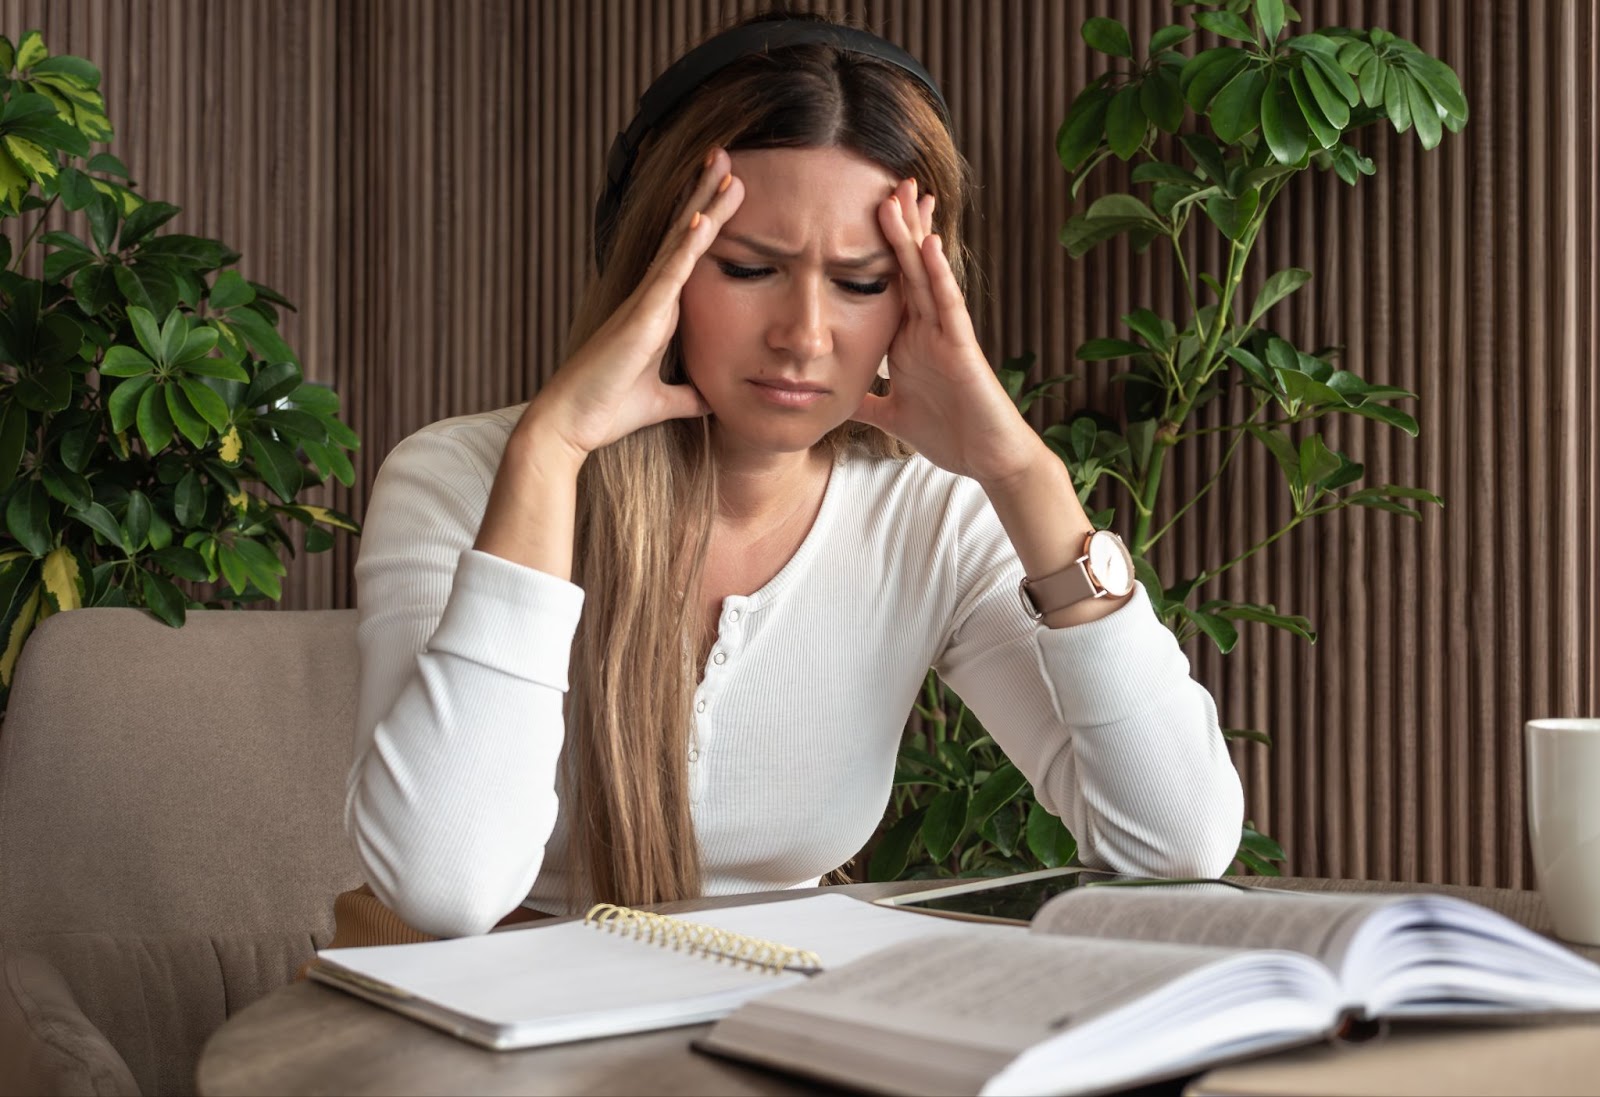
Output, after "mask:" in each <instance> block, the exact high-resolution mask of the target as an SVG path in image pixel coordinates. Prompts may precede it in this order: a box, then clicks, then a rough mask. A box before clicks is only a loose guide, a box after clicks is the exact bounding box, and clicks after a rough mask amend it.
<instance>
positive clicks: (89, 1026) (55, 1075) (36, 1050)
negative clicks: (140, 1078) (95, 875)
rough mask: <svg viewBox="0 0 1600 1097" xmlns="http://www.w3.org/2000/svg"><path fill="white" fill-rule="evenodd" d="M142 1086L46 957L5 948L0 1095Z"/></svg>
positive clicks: (67, 1094)
mask: <svg viewBox="0 0 1600 1097" xmlns="http://www.w3.org/2000/svg"><path fill="white" fill-rule="evenodd" d="M138 1093H139V1087H138V1085H137V1084H136V1083H135V1082H134V1080H133V1074H132V1072H130V1071H129V1070H128V1064H127V1063H125V1062H123V1061H122V1056H121V1055H118V1054H117V1052H116V1049H115V1048H113V1047H112V1046H111V1044H110V1042H109V1041H108V1040H107V1039H106V1038H105V1036H104V1035H102V1034H101V1032H100V1030H99V1029H98V1028H96V1027H95V1026H94V1024H93V1023H92V1022H91V1021H90V1020H89V1019H88V1018H87V1017H85V1016H84V1014H83V1010H81V1009H79V1008H78V1002H77V999H76V998H74V997H73V994H72V989H71V988H70V987H68V986H67V981H66V980H65V979H64V978H62V976H61V973H60V972H59V971H57V970H56V968H55V966H54V965H53V964H51V963H50V962H49V961H48V960H46V959H44V957H42V956H39V955H38V954H36V953H33V952H29V951H27V950H25V949H20V948H17V947H15V946H0V1097H7V1095H10V1094H50V1095H54V1097H79V1095H91V1094H92V1095H96V1097H99V1095H102V1094H106V1095H117V1097H120V1095H123V1094H128V1095H133V1097H137V1095H138Z"/></svg>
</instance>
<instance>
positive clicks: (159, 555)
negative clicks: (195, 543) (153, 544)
mask: <svg viewBox="0 0 1600 1097" xmlns="http://www.w3.org/2000/svg"><path fill="white" fill-rule="evenodd" d="M145 559H146V560H148V561H152V562H154V563H156V564H159V565H160V566H161V567H163V568H166V569H167V570H168V571H170V572H172V574H174V575H176V576H177V577H178V578H180V579H189V580H191V581H193V582H196V583H204V582H206V581H207V580H208V579H210V578H211V573H210V572H209V571H208V570H207V569H206V562H205V558H204V557H202V556H201V555H200V554H199V553H198V552H196V551H194V549H187V548H182V547H180V546H178V545H172V546H169V547H167V548H163V549H157V550H156V551H154V552H152V553H150V554H149V555H148V556H146V557H145Z"/></svg>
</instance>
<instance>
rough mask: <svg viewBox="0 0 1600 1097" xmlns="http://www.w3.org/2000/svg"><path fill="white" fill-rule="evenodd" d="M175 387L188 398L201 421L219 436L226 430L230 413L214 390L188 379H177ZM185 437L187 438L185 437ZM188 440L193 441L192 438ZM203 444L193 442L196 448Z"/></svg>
mask: <svg viewBox="0 0 1600 1097" xmlns="http://www.w3.org/2000/svg"><path fill="white" fill-rule="evenodd" d="M177 387H178V388H181V389H182V390H183V394H184V396H185V397H187V398H188V402H189V404H190V405H191V406H192V407H193V408H194V410H195V411H196V412H198V413H199V415H200V417H201V418H202V419H204V420H205V421H206V422H207V423H209V424H210V425H211V427H212V429H213V430H215V431H216V432H217V433H218V434H221V433H222V432H223V431H225V430H227V429H228V417H229V415H230V412H229V410H228V404H227V401H225V400H223V398H222V397H220V396H218V395H217V394H216V391H215V390H214V389H212V388H211V387H210V386H209V385H206V384H203V383H201V382H199V381H196V380H193V379H192V378H188V377H180V378H178V384H177ZM185 437H188V436H187V435H185ZM189 440H190V441H194V439H193V438H190V439H189ZM204 444H205V443H204V442H195V445H197V446H199V445H204Z"/></svg>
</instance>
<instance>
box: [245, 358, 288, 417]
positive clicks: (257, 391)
mask: <svg viewBox="0 0 1600 1097" xmlns="http://www.w3.org/2000/svg"><path fill="white" fill-rule="evenodd" d="M301 381H302V378H301V374H300V367H299V366H298V365H296V364H295V363H294V362H273V363H271V364H269V365H264V366H262V367H261V368H260V369H259V370H257V371H256V375H255V379H254V380H252V381H251V382H250V387H249V389H247V390H246V391H245V394H244V404H245V406H247V407H252V408H254V407H260V406H261V405H263V404H270V403H272V402H274V401H276V400H281V399H282V398H283V397H285V396H287V395H289V394H290V393H292V392H294V391H295V389H297V388H298V387H299V386H300V384H301Z"/></svg>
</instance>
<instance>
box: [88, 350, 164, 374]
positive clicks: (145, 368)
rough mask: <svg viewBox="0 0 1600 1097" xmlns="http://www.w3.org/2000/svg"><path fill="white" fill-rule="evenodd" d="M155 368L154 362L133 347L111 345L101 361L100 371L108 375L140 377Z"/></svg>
mask: <svg viewBox="0 0 1600 1097" xmlns="http://www.w3.org/2000/svg"><path fill="white" fill-rule="evenodd" d="M155 368H156V364H155V363H154V362H152V361H151V360H150V359H148V358H146V357H145V356H144V355H143V354H140V353H139V352H138V351H136V350H134V349H133V348H132V347H123V346H116V347H109V348H107V350H106V356H105V357H104V358H103V359H101V361H100V373H101V374H102V375H103V376H106V377H138V376H141V375H142V374H146V373H149V372H151V371H152V370H154V369H155Z"/></svg>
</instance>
